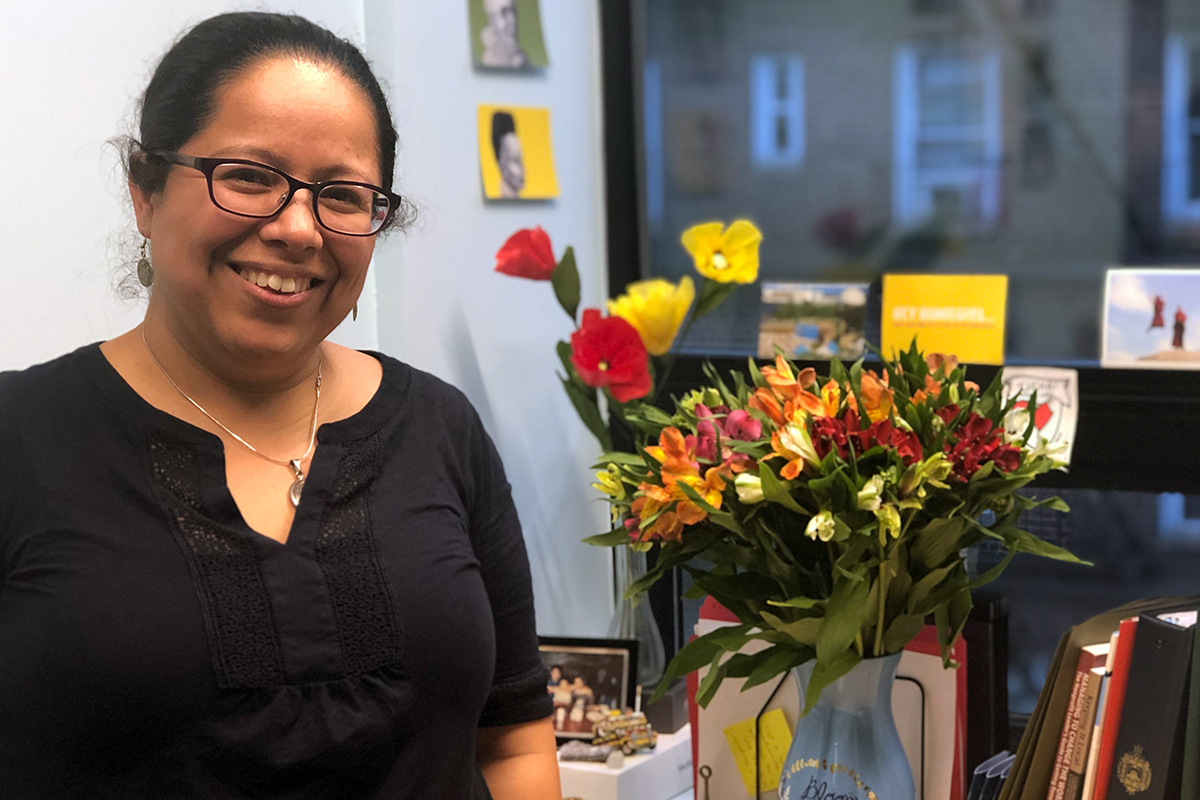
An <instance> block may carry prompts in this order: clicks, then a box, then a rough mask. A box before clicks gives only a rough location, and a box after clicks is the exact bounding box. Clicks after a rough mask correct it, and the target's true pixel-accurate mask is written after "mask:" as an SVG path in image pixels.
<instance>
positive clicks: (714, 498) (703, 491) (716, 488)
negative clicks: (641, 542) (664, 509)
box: [671, 467, 725, 525]
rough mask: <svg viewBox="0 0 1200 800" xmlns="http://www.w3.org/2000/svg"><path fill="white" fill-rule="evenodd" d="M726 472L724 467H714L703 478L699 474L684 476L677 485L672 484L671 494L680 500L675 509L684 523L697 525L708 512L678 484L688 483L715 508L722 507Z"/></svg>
mask: <svg viewBox="0 0 1200 800" xmlns="http://www.w3.org/2000/svg"><path fill="white" fill-rule="evenodd" d="M724 473H725V468H724V467H712V468H710V469H709V470H708V471H707V472H705V473H704V477H703V478H701V477H700V476H699V475H695V476H688V477H683V478H680V479H679V480H678V481H676V485H672V487H671V495H672V497H675V498H676V499H677V500H678V501H679V502H678V503H677V504H676V506H675V511H676V513H678V514H679V518H680V519H681V520H683V524H685V525H695V524H696V523H697V522H700V521H702V520H703V519H704V518H705V517H707V516H708V512H707V511H705V510H704V509H703V508H701V507H700V506H698V505H696V503H695V502H693V501H692V499H691V498H690V497H688V496H687V495H686V494H684V492H683V489H681V488H679V486H678V485H677V484H680V483H682V484H686V485H687V486H688V487H689V488H691V490H692V491H694V492H695V493H696V494H698V495H700V498H701V499H702V500H704V502H706V503H708V504H709V505H710V506H712V507H713V508H720V507H721V492H723V491H725V476H724Z"/></svg>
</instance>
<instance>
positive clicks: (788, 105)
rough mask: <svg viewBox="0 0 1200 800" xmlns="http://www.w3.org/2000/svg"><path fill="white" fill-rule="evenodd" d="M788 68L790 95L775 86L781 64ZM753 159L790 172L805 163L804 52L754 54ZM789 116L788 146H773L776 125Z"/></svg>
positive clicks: (764, 168) (761, 166)
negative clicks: (779, 93)
mask: <svg viewBox="0 0 1200 800" xmlns="http://www.w3.org/2000/svg"><path fill="white" fill-rule="evenodd" d="M781 66H782V67H784V68H785V69H786V71H787V86H788V89H789V91H788V93H787V96H785V97H783V98H780V97H779V96H778V94H777V93H775V92H774V91H772V90H773V89H774V79H775V78H777V77H778V74H779V72H778V71H779V68H780V67H781ZM749 73H750V163H751V164H752V165H753V166H754V168H755V169H757V170H761V171H763V172H787V171H795V170H798V169H799V168H800V167H801V166H803V165H804V160H805V157H806V155H807V148H808V142H807V134H806V131H805V125H806V124H807V121H806V119H805V117H806V113H807V109H806V108H805V103H806V101H807V96H806V92H805V84H804V81H805V72H804V56H803V55H801V54H800V53H795V52H788V53H778V52H777V53H756V54H755V55H753V56H751V58H750V69H749ZM780 117H783V118H785V119H787V130H788V138H789V141H788V145H789V146H788V147H787V148H786V150H784V151H781V150H780V149H779V148H778V146H772V144H773V143H772V140H773V139H774V138H775V125H776V124H777V122H778V120H779V119H780Z"/></svg>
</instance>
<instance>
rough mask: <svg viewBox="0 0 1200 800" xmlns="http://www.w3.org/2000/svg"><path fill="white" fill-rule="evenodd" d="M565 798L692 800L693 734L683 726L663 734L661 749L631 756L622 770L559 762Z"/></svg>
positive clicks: (659, 741)
mask: <svg viewBox="0 0 1200 800" xmlns="http://www.w3.org/2000/svg"><path fill="white" fill-rule="evenodd" d="M558 774H559V778H560V780H561V781H562V792H563V797H580V798H583V800H691V797H692V733H691V727H690V726H688V725H685V726H683V727H682V728H680V729H679V730H678V731H677V732H675V733H660V734H659V735H658V746H657V747H655V748H654V749H653V750H651V751H648V752H647V753H645V754H639V755H634V756H629V757H628V758H626V759H625V763H624V764H623V765H622V766H621V768H620V769H611V768H609V767H608V766H607V765H605V764H597V763H593V762H587V761H560V762H559V764H558Z"/></svg>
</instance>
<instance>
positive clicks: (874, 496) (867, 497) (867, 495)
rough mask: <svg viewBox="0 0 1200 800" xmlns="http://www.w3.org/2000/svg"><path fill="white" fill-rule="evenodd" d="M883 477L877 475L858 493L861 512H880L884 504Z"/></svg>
mask: <svg viewBox="0 0 1200 800" xmlns="http://www.w3.org/2000/svg"><path fill="white" fill-rule="evenodd" d="M882 495H883V476H882V475H875V476H873V477H872V478H871V479H870V480H869V481H867V483H866V485H865V486H863V488H862V489H860V490H859V492H858V510H859V511H878V510H879V506H880V504H881V503H882V502H883V498H882Z"/></svg>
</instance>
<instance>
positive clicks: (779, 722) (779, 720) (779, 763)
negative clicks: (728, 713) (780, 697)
mask: <svg viewBox="0 0 1200 800" xmlns="http://www.w3.org/2000/svg"><path fill="white" fill-rule="evenodd" d="M725 739H726V741H728V742H729V749H730V751H731V752H732V753H733V760H734V761H736V762H737V766H738V770H739V771H740V772H741V773H742V781H743V782H745V784H746V794H748V795H750V796H751V797H753V796H754V718H753V717H751V718H750V719H744V720H742V721H741V722H738V723H735V724H733V725H730V726H729V727H728V728H726V729H725ZM791 744H792V729H791V728H789V727H788V723H787V719H785V718H784V716H783V710H782V709H778V708H776V709H772V710H771V711H768V712H767V713H765V714H763V715H762V718H761V719H760V720H759V722H758V774H759V787H758V788H760V789H761V790H762V791H764V792H770V791H774V790H775V789H778V788H779V775H780V773H781V772H783V762H784V761H786V760H787V753H788V748H789V747H791Z"/></svg>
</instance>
